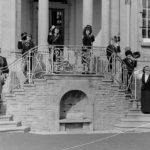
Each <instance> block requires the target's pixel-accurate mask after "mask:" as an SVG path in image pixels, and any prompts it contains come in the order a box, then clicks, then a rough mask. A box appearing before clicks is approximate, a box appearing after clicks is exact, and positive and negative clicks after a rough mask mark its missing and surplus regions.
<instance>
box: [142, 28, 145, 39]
mask: <svg viewBox="0 0 150 150" xmlns="http://www.w3.org/2000/svg"><path fill="white" fill-rule="evenodd" d="M142 36H143V38H146V30H145V29H142Z"/></svg>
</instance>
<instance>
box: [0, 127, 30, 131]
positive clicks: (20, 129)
mask: <svg viewBox="0 0 150 150" xmlns="http://www.w3.org/2000/svg"><path fill="white" fill-rule="evenodd" d="M29 131H30V127H25V126H19V127H6V128H0V132H29Z"/></svg>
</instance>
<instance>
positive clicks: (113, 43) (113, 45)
mask: <svg viewBox="0 0 150 150" xmlns="http://www.w3.org/2000/svg"><path fill="white" fill-rule="evenodd" d="M119 43H120V37H119V36H114V37H113V38H111V40H110V43H109V45H108V46H107V49H106V55H107V59H108V72H112V69H114V70H115V69H116V68H115V67H116V66H113V64H114V65H116V64H115V55H114V54H117V53H120V52H121V49H120V45H119Z"/></svg>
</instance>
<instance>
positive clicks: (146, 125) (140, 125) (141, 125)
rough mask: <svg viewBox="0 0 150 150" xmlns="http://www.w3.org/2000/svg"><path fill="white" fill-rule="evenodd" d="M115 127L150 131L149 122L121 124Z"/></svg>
mask: <svg viewBox="0 0 150 150" xmlns="http://www.w3.org/2000/svg"><path fill="white" fill-rule="evenodd" d="M115 127H117V128H149V129H150V122H149V123H143V122H121V123H119V124H116V125H115Z"/></svg>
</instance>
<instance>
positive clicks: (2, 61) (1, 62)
mask: <svg viewBox="0 0 150 150" xmlns="http://www.w3.org/2000/svg"><path fill="white" fill-rule="evenodd" d="M0 70H2V73H9V69H8V65H7V60H6V58H5V57H2V56H0Z"/></svg>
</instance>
